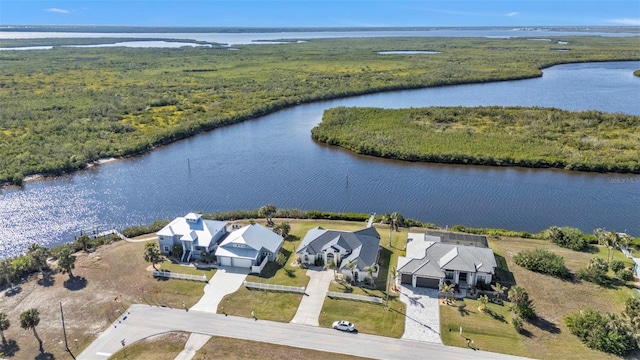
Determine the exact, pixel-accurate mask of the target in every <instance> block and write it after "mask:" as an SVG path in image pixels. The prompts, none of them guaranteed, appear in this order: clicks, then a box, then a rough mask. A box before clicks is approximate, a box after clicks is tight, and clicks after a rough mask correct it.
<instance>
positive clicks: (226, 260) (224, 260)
mask: <svg viewBox="0 0 640 360" xmlns="http://www.w3.org/2000/svg"><path fill="white" fill-rule="evenodd" d="M218 263H219V264H220V265H222V266H231V258H230V257H228V256H218Z"/></svg>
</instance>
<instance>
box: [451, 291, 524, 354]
mask: <svg viewBox="0 0 640 360" xmlns="http://www.w3.org/2000/svg"><path fill="white" fill-rule="evenodd" d="M509 305H510V303H509V302H505V303H504V304H503V305H502V306H501V305H496V304H492V303H489V304H488V305H487V312H485V313H482V312H480V311H479V310H478V306H480V302H479V301H477V300H472V299H463V300H458V301H456V304H455V305H441V306H440V337H441V338H442V342H443V343H445V344H447V345H452V346H459V347H466V346H467V342H466V340H465V339H467V338H469V339H471V340H473V342H474V346H475V347H476V348H480V349H481V350H486V351H493V352H499V353H504V354H513V355H520V356H532V354H530V353H529V352H528V350H527V349H525V347H524V345H523V343H522V341H521V338H522V335H519V334H518V333H517V332H516V330H515V329H514V327H513V325H511V311H510V309H509ZM461 326H462V336H460V327H461Z"/></svg>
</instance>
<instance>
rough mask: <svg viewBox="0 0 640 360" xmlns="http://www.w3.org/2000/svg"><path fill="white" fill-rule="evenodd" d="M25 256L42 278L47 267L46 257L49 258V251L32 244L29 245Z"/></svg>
mask: <svg viewBox="0 0 640 360" xmlns="http://www.w3.org/2000/svg"><path fill="white" fill-rule="evenodd" d="M27 255H29V260H30V261H31V265H32V266H33V267H36V268H38V270H40V273H41V274H42V277H43V278H44V269H45V268H46V267H47V257H48V256H49V249H47V248H46V247H44V246H42V245H40V244H36V243H33V244H31V245H29V248H28V249H27Z"/></svg>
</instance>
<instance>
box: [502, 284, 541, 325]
mask: <svg viewBox="0 0 640 360" xmlns="http://www.w3.org/2000/svg"><path fill="white" fill-rule="evenodd" d="M507 297H508V298H509V301H511V302H512V303H513V310H514V311H515V312H516V314H518V315H520V316H521V317H522V318H523V319H532V318H534V317H535V316H536V312H535V309H534V307H533V301H532V300H530V299H529V293H527V290H525V289H524V288H523V287H522V286H518V285H514V286H512V287H511V289H509V292H508V293H507Z"/></svg>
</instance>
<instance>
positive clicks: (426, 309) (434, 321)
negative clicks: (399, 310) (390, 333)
mask: <svg viewBox="0 0 640 360" xmlns="http://www.w3.org/2000/svg"><path fill="white" fill-rule="evenodd" d="M400 300H401V301H402V302H403V303H405V304H406V305H407V317H406V320H405V323H404V334H403V335H402V338H403V339H407V340H418V341H426V342H432V343H438V344H442V340H441V339H440V306H439V304H438V290H436V289H426V288H413V287H411V286H406V285H402V287H401V289H400Z"/></svg>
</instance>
